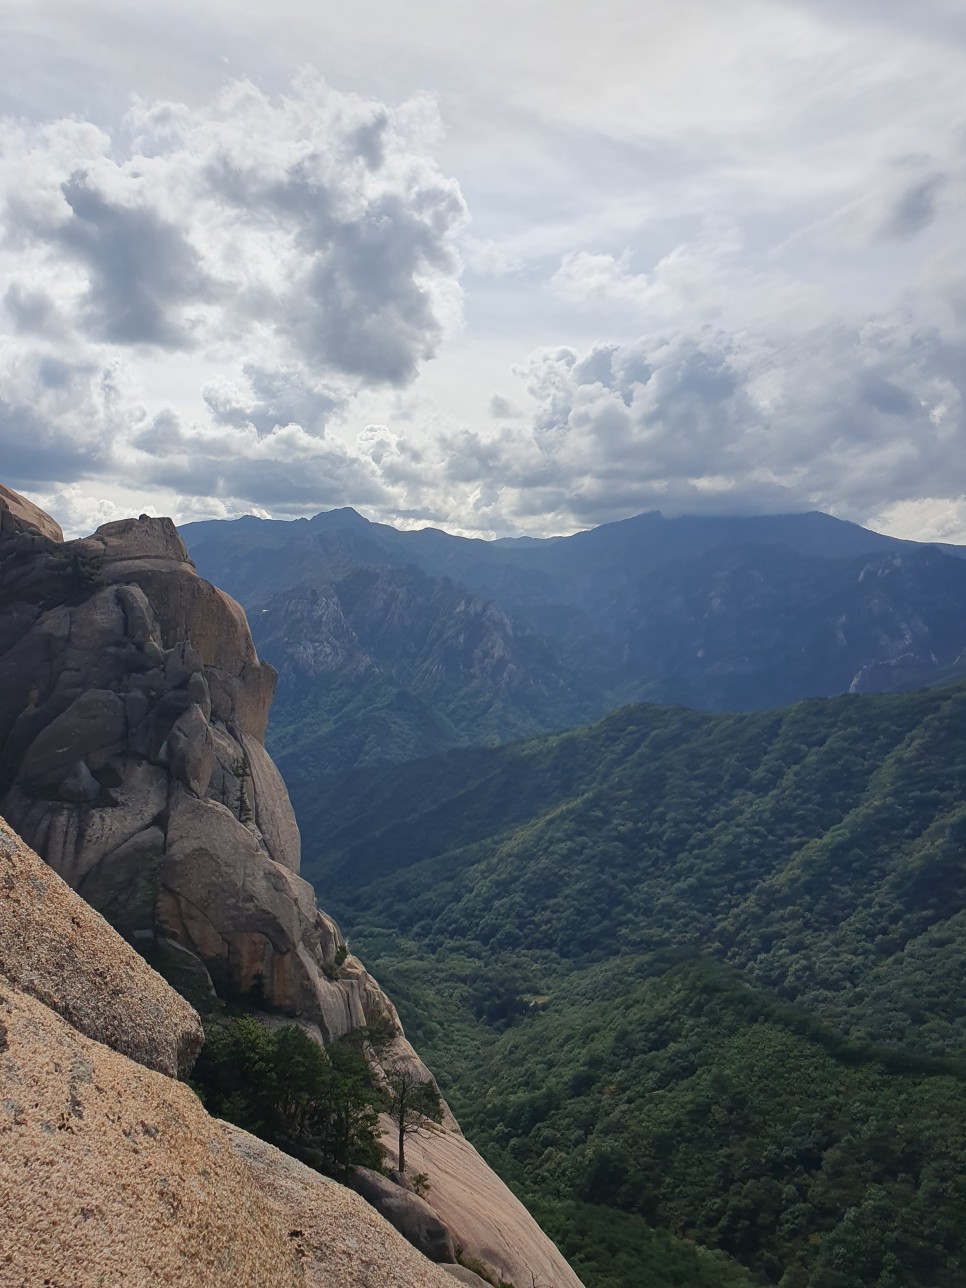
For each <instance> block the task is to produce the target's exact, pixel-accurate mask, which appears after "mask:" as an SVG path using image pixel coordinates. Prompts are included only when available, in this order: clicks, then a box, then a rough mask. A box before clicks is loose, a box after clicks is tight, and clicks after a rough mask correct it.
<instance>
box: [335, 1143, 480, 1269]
mask: <svg viewBox="0 0 966 1288" xmlns="http://www.w3.org/2000/svg"><path fill="white" fill-rule="evenodd" d="M346 1184H347V1185H348V1186H349V1187H350V1189H353V1190H355V1192H356V1193H357V1194H361V1195H362V1197H363V1198H364V1199H365V1200H366V1202H367V1203H369V1204H371V1206H372V1207H374V1208H375V1209H376V1211H377V1212H379V1213H380V1214H381V1215H382V1216H384V1217H385V1218H386V1220H387V1221H389V1222H390V1224H391V1225H394V1226H395V1227H396V1229H397V1230H398V1231H399V1233H400V1234H401V1235H402V1236H403V1238H404V1239H406V1240H407V1242H409V1243H411V1244H412V1245H413V1247H414V1248H418V1249H419V1251H420V1252H421V1253H422V1254H423V1256H425V1257H428V1258H429V1259H430V1261H449V1262H452V1261H455V1260H456V1248H455V1246H454V1244H453V1236H452V1235H451V1234H450V1232H449V1230H448V1229H447V1228H446V1226H445V1225H444V1224H443V1222H442V1221H441V1220H440V1219H439V1216H438V1215H437V1214H436V1211H435V1210H434V1208H433V1207H432V1206H431V1205H430V1204H429V1203H427V1202H426V1200H425V1199H422V1198H420V1197H419V1195H418V1194H414V1193H413V1192H412V1191H411V1190H408V1189H404V1188H403V1187H402V1186H400V1185H397V1184H395V1183H394V1182H393V1181H391V1180H389V1179H388V1177H385V1176H382V1175H380V1173H379V1172H373V1171H371V1170H370V1169H369V1168H368V1167H354V1168H352V1170H351V1171H350V1172H349V1174H348V1176H347V1177H346Z"/></svg>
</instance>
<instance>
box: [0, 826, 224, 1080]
mask: <svg viewBox="0 0 966 1288" xmlns="http://www.w3.org/2000/svg"><path fill="white" fill-rule="evenodd" d="M0 975H3V976H6V978H7V980H8V981H9V983H10V984H11V985H13V986H15V987H16V988H18V989H20V990H21V991H22V992H24V993H29V994H30V995H31V996H32V997H35V998H36V999H37V1000H38V1001H40V1002H43V1003H44V1005H45V1006H47V1007H49V1008H50V1009H51V1010H53V1011H56V1012H57V1013H58V1015H60V1016H62V1017H63V1019H65V1020H66V1021H67V1022H68V1024H70V1025H71V1026H72V1027H73V1028H74V1029H76V1030H77V1031H78V1032H79V1033H83V1034H85V1035H86V1036H87V1037H89V1038H92V1039H94V1040H95V1041H96V1042H100V1043H102V1044H103V1045H104V1046H108V1047H111V1048H112V1049H113V1050H115V1051H118V1052H120V1053H121V1054H122V1055H125V1056H127V1057H128V1058H129V1059H131V1060H136V1061H137V1062H138V1064H141V1065H144V1066H145V1068H148V1069H155V1070H156V1071H157V1072H158V1073H163V1074H167V1075H168V1077H171V1078H178V1077H185V1076H186V1075H187V1074H188V1072H189V1071H190V1069H191V1066H192V1065H193V1064H194V1062H195V1057H196V1056H197V1054H198V1052H199V1051H200V1050H201V1043H202V1036H203V1035H202V1030H201V1022H200V1020H199V1019H198V1016H197V1015H196V1014H195V1012H194V1011H193V1010H192V1009H191V1007H190V1006H189V1005H188V1003H187V1002H186V1001H185V1000H184V998H183V997H181V996H180V995H179V994H178V993H176V992H175V991H174V989H173V988H170V987H169V986H168V985H167V984H166V983H165V982H164V980H163V979H162V978H161V977H160V975H158V974H156V972H155V971H153V970H152V969H151V968H150V966H148V965H147V963H146V962H145V961H144V959H143V958H142V957H140V956H139V955H138V953H136V952H135V951H134V949H133V948H131V946H130V945H129V944H126V943H125V942H124V940H123V939H121V938H120V936H119V935H116V934H115V933H114V931H113V930H111V928H110V926H108V924H107V923H106V922H105V920H104V918H103V917H101V916H99V914H98V913H96V912H95V911H94V910H93V909H92V908H90V907H88V906H87V904H86V903H84V901H83V900H82V899H78V897H77V895H76V894H74V892H73V891H72V890H71V889H70V887H69V886H68V885H67V884H66V883H65V882H64V881H62V880H61V879H60V877H58V876H57V874H56V873H55V872H52V871H51V870H50V868H49V867H48V866H47V864H46V863H42V862H41V860H40V859H39V858H38V857H37V855H36V854H34V853H32V851H31V850H29V849H28V848H27V846H25V845H24V844H23V842H22V841H21V839H20V837H18V836H17V835H16V834H15V833H14V832H12V831H11V830H10V829H9V828H8V827H7V825H6V823H4V821H3V819H0Z"/></svg>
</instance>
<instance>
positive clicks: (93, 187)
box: [0, 74, 464, 500]
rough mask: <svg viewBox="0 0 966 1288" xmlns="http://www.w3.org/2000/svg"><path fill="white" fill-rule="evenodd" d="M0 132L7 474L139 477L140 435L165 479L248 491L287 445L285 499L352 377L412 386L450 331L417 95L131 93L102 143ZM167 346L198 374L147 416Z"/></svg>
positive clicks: (449, 255) (442, 212)
mask: <svg viewBox="0 0 966 1288" xmlns="http://www.w3.org/2000/svg"><path fill="white" fill-rule="evenodd" d="M3 130H4V138H5V147H4V150H3V158H4V159H3V162H2V163H0V199H2V202H3V226H4V229H5V235H4V239H3V242H2V244H0V270H2V276H3V278H4V280H6V281H7V283H8V286H7V289H6V291H5V294H4V296H3V303H2V307H3V315H2V316H3V322H4V326H5V330H6V339H5V340H4V342H3V349H2V351H0V363H2V374H3V376H4V380H3V402H2V405H0V444H2V447H3V453H4V463H5V467H6V469H7V470H8V471H12V474H13V476H14V477H16V478H18V479H20V480H21V481H24V482H26V483H31V482H35V481H41V480H47V479H51V480H59V481H61V482H64V483H67V482H69V481H71V480H72V479H74V478H76V477H77V476H78V474H84V473H87V474H95V475H96V474H104V475H109V474H110V473H111V472H112V471H116V470H118V469H121V468H127V469H129V470H133V471H134V473H133V474H131V475H129V478H130V479H131V480H132V481H136V480H137V478H138V477H143V475H139V473H138V462H139V460H140V454H139V453H138V452H134V453H132V452H131V451H130V450H128V447H127V446H126V444H128V442H129V441H136V442H137V443H139V444H140V445H141V447H142V449H143V447H144V445H145V444H149V443H152V442H154V443H156V444H157V445H158V447H159V449H160V450H154V451H152V454H153V455H155V456H158V455H159V454H160V455H165V454H167V453H169V452H176V453H177V454H176V456H173V457H172V459H171V460H170V461H168V462H167V464H166V466H165V469H164V471H163V474H164V475H165V476H166V477H167V476H169V478H170V481H171V483H172V485H176V486H178V487H179V488H181V489H183V490H186V491H187V490H189V489H190V488H191V478H190V475H191V473H192V471H195V473H196V478H195V480H194V484H195V490H196V491H197V492H199V493H204V492H206V491H208V490H210V491H212V492H214V493H216V494H217V493H218V492H219V491H221V490H222V489H223V488H224V487H229V488H230V487H233V486H237V487H238V488H239V489H240V490H239V493H238V494H239V495H247V496H249V497H251V498H252V499H255V500H257V499H258V492H259V488H260V487H261V488H264V490H265V491H266V492H267V493H270V494H271V496H272V498H273V499H275V500H279V499H280V498H281V492H282V487H283V481H284V480H285V479H286V478H287V477H288V472H287V471H286V468H285V466H284V462H283V459H282V457H283V455H284V453H286V452H287V453H289V454H290V460H291V461H292V462H293V464H292V466H291V471H292V472H293V473H295V474H296V475H297V477H293V479H292V485H293V488H294V491H293V497H292V498H291V499H293V500H294V496H295V495H296V494H298V495H300V496H301V495H304V494H305V493H306V491H307V480H308V479H316V480H318V479H319V478H320V477H322V476H325V477H326V478H327V479H331V478H333V477H337V476H341V475H343V474H345V473H346V465H345V461H344V459H343V456H344V454H343V453H341V451H340V449H339V448H338V446H337V445H333V444H326V445H324V446H323V445H322V444H321V439H322V438H323V437H324V434H325V425H326V421H327V420H328V419H329V418H330V416H331V415H332V413H333V412H335V411H336V410H338V409H340V408H343V407H344V406H345V405H346V404H347V403H348V402H349V401H350V400H351V399H352V397H353V395H354V393H355V392H356V390H357V389H358V388H359V386H360V385H361V384H362V383H363V382H364V383H366V384H368V385H370V386H372V385H375V386H379V385H386V386H402V385H405V384H407V383H410V382H411V381H412V380H413V379H414V378H415V376H416V374H417V372H418V370H419V367H420V365H421V364H422V363H423V362H425V361H426V360H427V359H428V358H430V357H432V356H433V355H434V354H435V352H436V350H437V348H438V346H439V344H440V342H441V340H442V338H443V336H444V335H445V334H446V332H447V330H448V329H451V328H452V327H454V326H456V325H458V323H459V318H460V290H459V285H458V272H459V262H458V259H457V256H456V252H455V247H454V238H455V234H456V232H457V231H458V229H459V227H460V226H461V224H462V222H463V220H464V205H463V201H462V198H461V195H460V192H459V188H458V186H457V185H456V183H455V182H454V181H453V180H451V179H448V178H447V177H445V176H444V175H443V174H442V173H441V172H440V170H439V169H438V166H437V165H436V163H435V161H434V159H433V155H432V149H433V147H434V145H435V142H436V131H437V124H436V121H435V118H434V113H433V109H432V107H431V105H430V104H429V103H428V102H427V101H425V100H420V101H415V102H411V103H408V104H403V105H402V106H401V107H399V108H398V109H395V110H392V109H390V108H388V107H386V106H385V105H383V104H381V103H377V102H372V101H367V100H364V99H362V98H359V97H357V96H354V95H348V94H340V93H338V92H336V91H333V90H332V89H330V88H329V87H327V86H326V85H325V84H324V82H322V81H321V80H320V79H319V78H318V77H316V76H314V75H310V74H305V75H303V76H302V77H301V78H300V79H299V81H298V82H297V84H296V85H295V86H294V88H293V89H292V91H291V92H290V93H289V94H287V95H285V96H284V97H279V98H270V97H268V96H266V95H265V94H264V93H262V92H261V91H259V90H258V89H256V88H255V87H254V86H253V85H251V84H250V83H248V82H239V83H236V84H234V85H232V86H231V87H229V88H228V89H226V90H225V91H224V92H223V93H222V94H221V95H220V96H219V97H218V98H217V99H216V100H215V101H214V102H213V103H210V104H208V105H206V106H205V107H203V108H189V107H187V106H185V105H184V104H176V103H164V102H161V103H144V102H138V103H136V104H135V106H134V107H133V108H132V109H131V110H130V111H129V112H128V114H127V116H126V117H125V119H124V121H123V123H122V125H121V127H120V129H119V130H118V131H117V132H116V133H115V134H114V135H108V134H107V133H105V132H103V131H101V130H98V129H95V128H94V127H92V126H90V125H83V124H80V123H78V122H76V121H72V120H61V121H56V122H53V123H49V124H46V125H40V126H35V127H28V126H25V125H20V124H16V123H13V122H5V123H4V125H3ZM170 351H184V352H189V353H192V354H194V355H196V360H200V361H202V362H204V363H205V364H206V365H207V368H208V370H209V372H210V376H209V379H207V380H206V381H205V382H204V383H203V385H202V386H201V387H200V388H198V389H196V390H195V395H194V398H195V401H194V402H193V405H192V406H190V407H167V408H165V407H164V406H161V407H157V406H155V407H153V408H152V407H151V406H148V405H146V400H145V398H144V397H143V396H142V394H141V393H140V392H139V387H140V386H143V385H146V384H149V383H150V381H149V378H148V376H149V370H150V369H151V367H152V364H155V365H156V364H157V363H158V362H160V361H161V360H162V359H163V357H164V355H165V354H166V353H168V352H170ZM175 425H177V426H178V427H179V428H178V431H177V434H174V432H173V430H172V429H171V427H173V426H175ZM159 426H168V427H169V428H168V430H167V431H166V432H161V431H160V430H159ZM216 429H217V430H218V431H219V432H217V433H216V432H214V431H215V430H216ZM249 437H251V438H254V439H255V448H254V450H252V448H251V446H250V444H249V442H248V438H249ZM266 438H268V439H270V440H271V444H270V446H266V445H265V444H264V443H263V442H262V440H264V439H266ZM219 452H224V453H225V456H226V461H227V462H236V464H234V465H233V466H231V465H229V464H228V463H224V464H222V467H221V468H220V469H217V470H216V469H215V460H216V457H217V453H219ZM243 457H244V458H246V459H247V460H249V461H250V462H251V467H250V468H242V467H241V465H240V464H238V463H237V462H239V461H240V460H241V459H242V458H243ZM296 461H298V462H299V463H300V465H299V467H298V469H297V468H296V466H295V465H294V462H296ZM299 471H301V472H299ZM351 473H352V471H351V470H349V474H350V475H351ZM159 476H160V475H159V471H158V470H157V469H156V468H155V470H154V472H153V475H152V481H155V480H156V479H157V478H158V477H159ZM175 480H177V482H176V483H175ZM213 480H214V481H215V482H216V483H217V486H214V485H213ZM246 480H250V481H246ZM333 486H334V485H333V484H332V483H331V482H330V483H328V484H327V485H326V486H325V487H320V490H319V495H320V496H321V495H323V494H324V495H326V496H328V495H331V494H332V491H333ZM366 492H367V494H368V495H369V496H370V497H371V496H372V495H373V493H372V489H371V488H367V489H366Z"/></svg>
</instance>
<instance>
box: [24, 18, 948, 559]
mask: <svg viewBox="0 0 966 1288" xmlns="http://www.w3.org/2000/svg"><path fill="white" fill-rule="evenodd" d="M964 59H966V6H964V5H963V4H962V0H920V3H917V4H916V5H910V4H908V3H907V2H906V0H835V3H833V2H832V0H732V2H731V3H730V4H728V5H722V4H721V3H720V0H647V3H641V0H633V2H631V0H596V2H595V3H594V4H590V3H589V2H587V0H569V3H568V2H567V0H556V3H553V4H551V3H549V0H512V3H511V2H510V0H488V2H487V3H486V4H474V5H470V4H466V3H463V2H462V0H447V2H446V3H443V0H410V2H408V3H406V4H400V3H398V0H396V2H395V3H393V2H392V0H355V2H354V3H353V4H352V5H345V4H339V5H335V4H333V3H331V2H330V0H312V2H311V3H308V2H306V0H275V3H273V4H271V5H267V4H265V3H264V0H232V2H231V3H228V2H227V0H192V2H191V3H185V2H184V0H165V3H164V4H158V3H157V0H153V3H151V4H147V3H143V2H142V0H123V3H122V2H120V0H3V4H2V5H0V481H2V482H4V483H6V484H7V485H8V486H10V487H13V488H15V489H16V490H17V491H20V492H23V493H25V494H26V495H28V496H29V497H31V498H32V499H34V500H37V501H39V502H40V503H41V504H42V505H43V506H44V507H45V508H46V509H48V510H49V511H50V512H51V513H53V514H54V515H55V517H56V518H58V519H59V521H60V522H61V523H62V524H63V526H64V527H65V529H66V530H67V531H68V532H69V533H71V534H77V533H81V532H89V531H91V530H92V529H93V528H94V527H96V526H97V525H98V524H99V523H102V522H106V521H109V520H111V519H115V518H121V517H124V516H126V515H128V514H137V513H142V512H147V513H153V514H170V515H172V516H173V517H174V518H175V519H176V520H177V521H186V520H190V519H198V518H219V517H234V516H236V515H240V514H246V513H255V514H260V515H263V516H269V515H271V516H273V517H280V518H287V517H295V516H298V515H311V514H313V513H315V512H317V511H319V510H323V509H330V508H333V507H338V506H343V505H351V506H354V507H355V508H356V509H358V510H360V511H361V512H362V513H364V514H365V515H366V516H367V517H369V518H372V519H379V520H382V521H385V522H390V523H395V524H396V525H397V526H401V527H424V526H427V525H433V526H438V527H443V528H446V529H447V530H449V531H452V532H459V533H463V534H468V535H482V536H505V535H515V534H525V533H529V534H533V535H538V536H539V535H548V534H552V533H561V532H571V531H574V530H576V529H579V528H585V527H589V526H592V525H596V524H599V523H603V522H608V521H611V520H615V519H620V518H624V517H627V516H629V515H631V514H636V513H639V512H641V511H644V510H653V509H659V510H662V511H663V512H664V513H665V514H687V513H697V514H735V513H741V514H749V513H778V512H787V511H795V510H803V509H806V510H807V509H821V510H825V511H828V512H829V513H832V514H835V515H838V516H840V517H842V518H846V519H850V520H853V521H855V522H859V523H862V524H865V525H866V526H869V527H874V528H877V529H878V530H880V531H884V532H890V533H893V534H895V535H898V536H904V537H912V538H917V539H920V540H946V541H958V542H963V543H966V76H964V75H963V67H964V65H966V62H964Z"/></svg>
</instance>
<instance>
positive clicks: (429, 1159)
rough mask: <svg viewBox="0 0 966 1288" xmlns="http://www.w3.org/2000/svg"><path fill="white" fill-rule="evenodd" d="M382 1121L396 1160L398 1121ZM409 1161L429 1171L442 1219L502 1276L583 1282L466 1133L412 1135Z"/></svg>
mask: <svg viewBox="0 0 966 1288" xmlns="http://www.w3.org/2000/svg"><path fill="white" fill-rule="evenodd" d="M383 1126H384V1134H383V1144H384V1145H385V1146H386V1149H387V1152H388V1154H389V1157H390V1160H391V1159H392V1158H394V1157H395V1151H394V1148H393V1141H394V1126H393V1124H392V1123H391V1122H390V1121H389V1120H388V1119H385V1118H384V1119H383ZM406 1167H407V1170H408V1171H409V1172H410V1173H411V1174H415V1173H416V1172H425V1173H426V1175H427V1176H428V1177H429V1183H430V1186H431V1189H430V1191H429V1200H430V1202H431V1203H432V1205H433V1208H434V1209H435V1210H436V1213H437V1214H438V1216H439V1218H440V1220H441V1221H444V1222H445V1223H446V1225H447V1226H448V1227H449V1229H450V1231H451V1233H452V1235H453V1238H454V1240H455V1241H456V1243H457V1244H458V1245H459V1246H460V1247H461V1248H462V1249H463V1252H464V1253H466V1254H469V1255H470V1256H472V1257H475V1258H477V1259H478V1260H479V1261H482V1262H483V1263H484V1264H485V1265H487V1266H489V1267H490V1268H491V1269H492V1270H493V1271H494V1272H495V1273H496V1275H497V1276H498V1277H501V1278H503V1279H506V1280H508V1281H509V1282H511V1283H514V1284H517V1285H520V1284H526V1285H529V1284H531V1283H532V1282H533V1280H534V1279H535V1280H536V1282H537V1283H538V1284H544V1283H546V1284H553V1286H554V1288H582V1286H581V1283H580V1280H579V1279H578V1278H577V1276H576V1275H575V1274H574V1272H573V1270H571V1268H570V1266H569V1265H568V1264H567V1262H566V1261H565V1260H564V1258H563V1256H562V1255H561V1253H560V1252H559V1250H558V1249H557V1248H556V1247H555V1246H554V1244H553V1243H552V1242H551V1241H550V1240H549V1239H548V1238H547V1236H546V1235H545V1234H544V1233H543V1231H542V1230H541V1229H540V1227H539V1226H538V1225H537V1223H536V1222H535V1221H534V1219H533V1217H532V1216H531V1215H530V1213H529V1212H528V1211H527V1210H526V1208H525V1207H524V1206H523V1204H522V1203H521V1202H520V1200H519V1199H518V1198H517V1197H516V1196H515V1195H514V1194H513V1193H512V1192H511V1191H510V1190H509V1189H508V1188H507V1186H506V1185H504V1184H503V1182H502V1181H501V1180H500V1178H499V1177H498V1176H497V1175H496V1173H495V1172H493V1171H491V1170H490V1168H489V1167H487V1165H486V1163H485V1162H484V1161H483V1159H482V1158H481V1157H480V1156H479V1154H478V1153H477V1152H476V1150H475V1149H474V1148H473V1146H472V1145H471V1144H470V1143H469V1141H468V1140H466V1139H465V1137H463V1136H461V1135H458V1134H456V1133H455V1132H451V1131H434V1132H431V1133H425V1134H420V1135H415V1136H410V1137H409V1138H408V1139H407V1141H406ZM531 1276H532V1277H533V1278H531Z"/></svg>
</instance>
